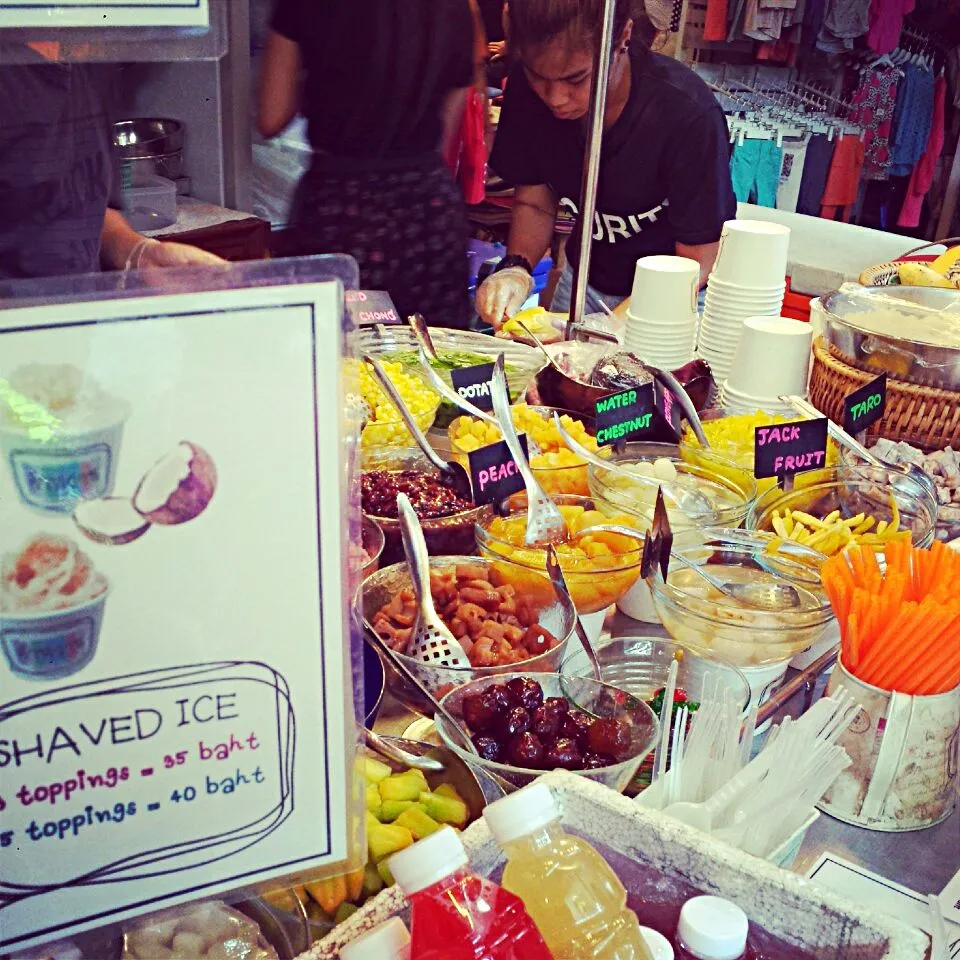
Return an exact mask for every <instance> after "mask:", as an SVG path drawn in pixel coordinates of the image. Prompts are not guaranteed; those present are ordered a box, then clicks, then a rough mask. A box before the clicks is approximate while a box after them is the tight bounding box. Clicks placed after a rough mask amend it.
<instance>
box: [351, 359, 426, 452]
mask: <svg viewBox="0 0 960 960" xmlns="http://www.w3.org/2000/svg"><path fill="white" fill-rule="evenodd" d="M382 365H383V367H384V372H385V373H386V374H387V376H388V377H389V378H390V381H391V382H392V383H393V385H394V386H395V387H396V388H397V392H398V393H399V394H400V396H401V398H402V399H403V400H404V401H405V403H406V406H407V408H408V409H409V410H410V412H411V414H413V419H414V420H415V421H416V422H417V425H418V426H419V427H420V429H421V430H422V431H423V432H424V433H426V432H427V431H428V430H429V429H430V428H431V427H432V426H433V421H434V420H435V419H436V417H437V410H438V409H439V407H440V395H439V394H438V393H436V391H434V390H433V389H432V388H431V387H430V385H429V384H428V383H427V382H426V380H425V379H424V378H423V377H422V376H421V375H420V373H419V372H417V371H416V370H407V369H406V368H405V367H403V366H402V365H401V364H395V363H389V362H386V361H384V362H383V364H382ZM346 375H347V378H348V380H349V381H350V382H351V383H352V385H353V387H354V389H356V391H357V392H358V393H359V395H360V396H361V397H363V399H364V400H365V401H366V403H367V406H369V407H371V408H375V407H376V406H379V408H380V413H381V418H379V419H372V418H371V419H370V420H369V421H367V423H366V425H365V426H364V427H363V430H362V432H361V434H360V445H361V447H363V448H373V447H398V446H399V447H409V446H410V445H411V444H412V443H413V437H411V436H410V431H409V430H407V427H406V424H405V423H404V422H403V421H402V420H401V419H400V414H399V412H398V411H397V409H396V407H394V406H393V404H392V403H391V402H390V400H389V399H388V397H387V395H386V394H385V393H384V391H383V389H382V388H381V386H380V383H379V381H378V380H376V378H375V377H374V375H373V373H372V372H371V371H370V369H369V366H368V365H367V364H366V363H362V362H359V361H348V366H347V370H346ZM372 412H373V413H374V414H375V412H376V411H375V409H374V410H373V411H372Z"/></svg>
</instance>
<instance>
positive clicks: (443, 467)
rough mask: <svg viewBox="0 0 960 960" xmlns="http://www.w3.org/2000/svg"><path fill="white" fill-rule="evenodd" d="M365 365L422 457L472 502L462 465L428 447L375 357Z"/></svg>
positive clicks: (410, 414)
mask: <svg viewBox="0 0 960 960" xmlns="http://www.w3.org/2000/svg"><path fill="white" fill-rule="evenodd" d="M364 360H366V362H367V363H369V364H370V367H371V369H372V370H373V372H374V374H375V375H376V377H377V380H378V381H379V382H380V386H381V387H382V388H383V391H384V393H386V395H387V396H388V397H389V398H390V402H391V403H392V404H393V405H394V406H395V407H396V408H397V412H398V413H399V414H400V418H401V419H402V420H403V422H404V424H405V425H406V427H407V429H408V430H409V431H410V435H411V436H412V437H413V439H414V440H415V441H416V444H417V446H418V447H419V448H420V449H421V450H422V451H423V454H424V456H425V457H426V458H427V459H428V460H429V461H430V462H431V463H432V464H433V465H434V466H435V467H436V468H437V470H439V471H440V474H441V475H442V476H443V478H444V479H445V480H446V481H447V482H448V483H449V484H450V486H451V487H453V489H454V490H456V491H457V493H459V494H460V496H462V497H464V498H465V499H467V500H471V501H472V500H473V487H472V486H471V484H470V477H469V476H468V474H467V471H466V470H464V468H463V465H462V464H459V463H457V462H456V461H455V460H449V461H448V460H444V459H443V457H441V456H440V455H439V454H438V453H437V452H436V450H434V449H433V447H431V446H430V442H429V441H428V440H427V438H426V436H425V435H424V433H423V431H422V430H421V429H420V425H419V424H418V423H417V421H416V419H415V418H414V416H413V414H412V413H411V412H410V410H409V409H408V408H407V405H406V404H405V403H404V402H403V398H402V397H401V396H400V394H399V392H398V391H397V388H396V387H395V386H394V385H393V381H391V379H390V378H389V377H388V376H387V374H386V372H385V371H384V369H383V367H382V366H380V361H379V360H377V359H376V357H372V356H370V355H369V354H368V355H366V356H365V357H364Z"/></svg>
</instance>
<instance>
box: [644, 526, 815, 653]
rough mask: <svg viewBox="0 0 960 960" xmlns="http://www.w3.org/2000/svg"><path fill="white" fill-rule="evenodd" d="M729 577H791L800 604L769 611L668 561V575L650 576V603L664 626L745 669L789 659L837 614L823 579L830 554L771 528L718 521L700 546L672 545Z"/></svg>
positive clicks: (736, 579) (683, 641)
mask: <svg viewBox="0 0 960 960" xmlns="http://www.w3.org/2000/svg"><path fill="white" fill-rule="evenodd" d="M674 551H675V553H679V554H680V555H681V556H683V557H684V558H685V559H686V560H689V561H690V562H691V563H696V564H699V565H702V566H704V568H705V569H706V570H707V572H709V573H712V574H714V576H716V577H718V578H719V579H720V580H721V581H723V582H726V583H747V582H754V581H759V582H786V583H788V584H790V585H792V586H793V587H795V588H796V590H797V591H798V593H799V594H800V600H801V605H800V607H798V608H795V609H783V610H777V611H768V610H762V609H757V608H755V607H748V606H745V605H742V604H739V603H737V601H735V600H732V599H729V598H727V597H725V596H723V595H722V594H719V593H718V592H717V591H715V590H714V589H713V588H712V587H710V586H709V585H708V584H707V583H706V582H705V581H704V580H703V579H702V578H701V577H699V576H698V575H697V574H696V573H695V572H694V571H692V570H689V569H687V568H686V567H683V566H681V565H680V564H679V563H675V562H671V564H670V568H669V570H668V573H667V579H666V581H664V579H663V576H662V575H661V572H660V570H659V568H658V569H656V570H655V571H654V573H653V576H652V577H651V579H650V583H651V591H652V593H653V602H654V605H655V607H656V609H657V613H658V614H659V615H660V619H661V621H662V622H663V625H664V627H666V629H667V632H668V633H669V634H670V636H671V637H673V639H674V640H676V641H677V642H678V643H680V644H681V645H683V646H686V647H691V648H693V649H694V650H695V651H697V652H700V653H702V654H703V655H704V656H707V657H720V658H722V659H724V660H726V661H728V662H729V663H732V664H734V665H735V666H737V667H739V668H741V669H743V668H747V667H757V666H762V665H764V664H774V663H784V664H785V663H786V662H787V661H788V660H790V659H791V658H792V657H793V656H794V655H795V654H797V653H799V652H800V651H801V650H805V649H806V648H807V647H809V646H812V645H813V644H814V643H816V642H817V641H818V640H819V639H820V638H821V637H822V636H823V634H824V633H825V632H826V630H827V627H828V626H829V625H830V623H831V622H832V621H833V619H834V616H833V609H832V607H831V606H830V601H829V599H828V598H827V596H826V594H825V593H824V591H823V588H822V586H821V583H820V567H821V566H822V564H823V562H824V560H825V559H826V558H825V557H824V556H823V554H820V553H817V552H816V551H815V550H811V549H809V548H808V547H803V546H800V545H799V544H796V543H792V542H784V541H783V540H781V539H780V538H778V537H775V536H773V535H772V534H769V533H758V532H755V531H746V530H724V529H720V528H713V529H706V530H703V531H702V542H701V543H700V544H699V545H697V546H688V545H683V546H681V547H679V548H677V547H676V545H675V547H674Z"/></svg>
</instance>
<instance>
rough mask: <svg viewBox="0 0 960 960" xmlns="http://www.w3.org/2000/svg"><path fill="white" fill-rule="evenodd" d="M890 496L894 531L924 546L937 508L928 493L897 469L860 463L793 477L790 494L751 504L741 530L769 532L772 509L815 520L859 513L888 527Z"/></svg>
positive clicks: (777, 492) (774, 492) (776, 492)
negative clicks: (895, 518) (896, 516)
mask: <svg viewBox="0 0 960 960" xmlns="http://www.w3.org/2000/svg"><path fill="white" fill-rule="evenodd" d="M891 497H892V498H893V499H894V500H895V501H896V505H897V510H898V511H899V515H900V521H899V522H900V529H902V530H909V531H910V539H911V542H912V543H913V545H914V546H917V547H929V546H930V544H931V543H933V537H934V531H935V529H936V523H937V503H936V500H935V498H934V495H933V493H932V492H931V490H930V488H929V487H927V486H925V485H923V484H920V483H918V482H917V481H916V480H914V479H913V478H912V477H909V476H907V475H906V474H904V473H902V472H901V471H899V470H895V469H889V468H887V467H873V466H869V465H866V464H865V465H863V466H859V467H839V468H830V469H826V470H811V471H809V472H807V473H800V474H797V476H796V477H795V478H794V489H793V490H791V491H790V492H787V493H785V492H784V491H783V490H781V489H780V488H779V487H774V488H772V489H770V490H768V491H767V492H766V493H765V494H763V495H762V496H761V497H760V498H759V499H758V500H757V501H756V502H755V503H754V504H753V506H752V507H751V508H750V513H749V515H748V516H747V527H748V528H749V529H751V530H762V531H771V530H773V512H774V510H781V511H782V510H801V511H803V512H804V513H808V514H810V515H811V516H813V517H816V518H818V519H820V518H822V517H825V516H827V515H828V514H830V513H832V512H833V511H834V510H839V511H840V516H841V517H855V516H857V515H858V514H860V513H865V514H866V515H867V516H873V517H875V518H876V521H877V523H878V524H879V523H880V521H882V520H886V521H887V522H889V521H890V520H891V519H892V518H893V509H892V502H891Z"/></svg>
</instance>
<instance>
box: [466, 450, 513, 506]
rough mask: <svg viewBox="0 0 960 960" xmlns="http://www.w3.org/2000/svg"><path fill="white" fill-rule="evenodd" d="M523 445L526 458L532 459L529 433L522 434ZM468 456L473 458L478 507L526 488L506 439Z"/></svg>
mask: <svg viewBox="0 0 960 960" xmlns="http://www.w3.org/2000/svg"><path fill="white" fill-rule="evenodd" d="M520 446H521V447H522V448H523V454H524V456H528V453H527V435H526V434H525V433H521V434H520ZM467 456H468V457H469V459H470V482H471V483H472V484H473V502H474V503H475V504H476V505H477V506H478V507H479V506H481V505H482V504H485V503H499V501H501V500H505V499H506V498H507V497H509V496H512V495H513V494H515V493H519V492H520V491H521V490H523V489H524V483H523V477H521V476H520V469H519V468H518V467H517V464H516V462H515V461H514V459H513V457H512V456H511V455H510V450H509V449H508V448H507V442H506V441H505V440H500V441H499V442H498V443H491V444H490V445H489V446H486V447H481V448H480V449H479V450H474V451H473V452H472V453H469V454H468V455H467Z"/></svg>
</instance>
